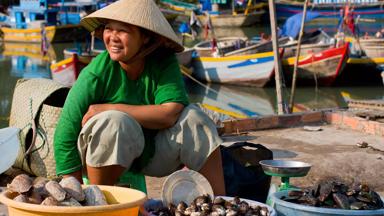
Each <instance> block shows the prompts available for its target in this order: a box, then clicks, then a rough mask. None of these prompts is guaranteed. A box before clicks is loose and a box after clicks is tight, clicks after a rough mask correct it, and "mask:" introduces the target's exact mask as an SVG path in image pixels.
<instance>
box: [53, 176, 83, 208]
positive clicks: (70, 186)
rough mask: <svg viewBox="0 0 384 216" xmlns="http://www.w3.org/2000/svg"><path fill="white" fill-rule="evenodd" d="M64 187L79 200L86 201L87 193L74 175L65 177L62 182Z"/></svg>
mask: <svg viewBox="0 0 384 216" xmlns="http://www.w3.org/2000/svg"><path fill="white" fill-rule="evenodd" d="M59 184H60V185H61V187H62V188H64V190H65V191H66V192H67V193H68V194H69V195H70V196H71V197H73V198H74V199H76V200H77V201H80V202H81V201H84V199H85V194H84V192H83V189H82V188H81V184H80V182H79V181H77V179H76V178H75V177H73V176H70V177H67V178H63V179H62V180H61V181H60V183H59Z"/></svg>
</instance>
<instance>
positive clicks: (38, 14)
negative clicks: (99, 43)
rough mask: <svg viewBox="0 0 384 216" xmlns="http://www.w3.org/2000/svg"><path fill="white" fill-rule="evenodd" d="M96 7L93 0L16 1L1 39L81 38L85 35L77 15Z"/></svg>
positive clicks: (60, 39) (39, 40)
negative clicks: (17, 3)
mask: <svg viewBox="0 0 384 216" xmlns="http://www.w3.org/2000/svg"><path fill="white" fill-rule="evenodd" d="M96 9H97V3H96V0H75V1H73V0H72V1H68V0H20V5H17V6H12V7H11V10H10V17H11V18H10V22H8V23H7V24H8V26H6V27H2V28H1V31H2V32H3V34H4V41H11V42H33V43H50V42H66V41H73V40H75V39H76V40H81V39H82V38H85V36H86V35H87V33H86V31H85V30H83V29H82V28H81V27H80V25H79V23H80V19H81V17H83V16H85V15H86V14H87V13H89V12H92V11H94V10H96Z"/></svg>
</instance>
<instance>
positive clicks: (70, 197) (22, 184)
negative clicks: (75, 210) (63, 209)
mask: <svg viewBox="0 0 384 216" xmlns="http://www.w3.org/2000/svg"><path fill="white" fill-rule="evenodd" d="M7 189H8V191H9V192H10V193H11V196H10V197H14V198H13V200H14V201H17V202H23V203H31V204H38V205H46V206H97V205H108V203H107V201H106V199H105V196H104V194H103V192H102V191H101V190H100V188H99V187H98V186H96V185H90V186H89V187H87V188H85V189H82V187H81V184H80V182H79V181H77V179H76V178H75V177H68V178H63V179H61V180H60V179H58V180H57V181H55V180H48V179H46V178H43V177H36V178H31V177H29V176H28V175H25V174H21V175H18V176H16V177H15V178H14V179H13V180H12V182H11V183H10V184H8V185H7Z"/></svg>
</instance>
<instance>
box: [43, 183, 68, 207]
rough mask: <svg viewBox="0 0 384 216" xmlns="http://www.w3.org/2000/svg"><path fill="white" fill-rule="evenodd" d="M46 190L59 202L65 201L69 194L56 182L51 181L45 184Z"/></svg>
mask: <svg viewBox="0 0 384 216" xmlns="http://www.w3.org/2000/svg"><path fill="white" fill-rule="evenodd" d="M45 189H46V190H47V191H48V193H49V194H50V195H51V196H52V197H53V198H55V199H56V200H57V201H59V202H60V201H63V200H64V199H65V197H66V195H67V192H65V190H64V189H63V188H62V187H61V185H60V184H59V183H57V182H56V181H52V180H51V181H49V182H47V184H45Z"/></svg>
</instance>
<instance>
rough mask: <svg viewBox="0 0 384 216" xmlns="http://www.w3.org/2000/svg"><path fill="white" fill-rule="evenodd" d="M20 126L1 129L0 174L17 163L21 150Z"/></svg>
mask: <svg viewBox="0 0 384 216" xmlns="http://www.w3.org/2000/svg"><path fill="white" fill-rule="evenodd" d="M19 131H20V129H19V128H15V127H8V128H2V129H0V152H1V157H0V174H1V173H3V172H5V171H7V170H8V169H9V168H11V167H12V165H13V164H14V163H15V161H16V158H17V155H18V153H19V150H20V141H19Z"/></svg>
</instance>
